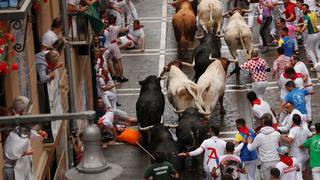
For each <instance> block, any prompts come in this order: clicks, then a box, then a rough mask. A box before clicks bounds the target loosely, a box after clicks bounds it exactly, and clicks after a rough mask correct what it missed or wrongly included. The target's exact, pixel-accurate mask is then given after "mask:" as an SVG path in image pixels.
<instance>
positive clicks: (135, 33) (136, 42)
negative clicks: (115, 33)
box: [119, 20, 145, 52]
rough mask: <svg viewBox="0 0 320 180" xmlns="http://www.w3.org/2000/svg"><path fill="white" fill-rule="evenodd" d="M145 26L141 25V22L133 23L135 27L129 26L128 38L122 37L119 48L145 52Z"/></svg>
mask: <svg viewBox="0 0 320 180" xmlns="http://www.w3.org/2000/svg"><path fill="white" fill-rule="evenodd" d="M142 28H143V26H142V25H141V24H140V21H139V20H135V21H134V22H133V26H129V27H128V29H129V33H128V34H127V35H126V36H121V37H120V38H119V40H120V45H119V48H123V49H127V48H134V47H135V48H140V49H141V52H144V36H145V34H144V31H143V29H142Z"/></svg>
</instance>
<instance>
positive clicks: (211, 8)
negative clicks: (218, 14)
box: [208, 4, 213, 31]
mask: <svg viewBox="0 0 320 180" xmlns="http://www.w3.org/2000/svg"><path fill="white" fill-rule="evenodd" d="M209 8H210V19H209V22H208V24H209V28H210V29H208V31H210V30H211V29H213V17H212V12H213V7H212V4H209Z"/></svg>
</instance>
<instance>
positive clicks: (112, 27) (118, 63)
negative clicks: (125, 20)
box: [104, 16, 128, 83]
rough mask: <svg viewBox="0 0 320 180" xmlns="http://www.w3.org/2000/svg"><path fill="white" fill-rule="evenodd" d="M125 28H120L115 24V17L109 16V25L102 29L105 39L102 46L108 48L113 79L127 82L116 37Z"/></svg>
mask: <svg viewBox="0 0 320 180" xmlns="http://www.w3.org/2000/svg"><path fill="white" fill-rule="evenodd" d="M126 30H127V29H126V28H121V26H117V25H116V17H114V16H109V27H107V28H106V29H105V31H104V36H105V37H106V39H107V40H106V42H105V44H104V46H105V47H106V48H108V49H109V50H110V56H111V60H112V62H113V67H114V70H115V73H116V76H117V77H116V79H114V80H117V81H119V82H120V83H122V82H127V81H128V79H127V78H125V77H124V76H123V65H122V60H121V54H120V49H119V46H118V44H117V38H118V34H119V33H120V32H125V31H126Z"/></svg>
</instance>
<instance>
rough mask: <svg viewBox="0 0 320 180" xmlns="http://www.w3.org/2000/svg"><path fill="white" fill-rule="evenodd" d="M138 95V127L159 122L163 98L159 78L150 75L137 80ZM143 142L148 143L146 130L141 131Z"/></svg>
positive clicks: (163, 102) (162, 108) (162, 109)
mask: <svg viewBox="0 0 320 180" xmlns="http://www.w3.org/2000/svg"><path fill="white" fill-rule="evenodd" d="M139 84H140V85H141V89H140V95H139V98H138V100H137V103H136V112H137V118H138V123H139V126H140V128H146V127H149V126H152V125H154V124H156V123H160V122H161V116H162V114H163V112H164V105H165V99H164V95H163V93H162V91H161V85H160V78H158V77H157V76H154V75H151V76H148V77H147V78H146V79H145V80H143V81H139ZM141 134H142V138H143V143H144V144H145V145H146V144H148V135H147V132H145V131H141Z"/></svg>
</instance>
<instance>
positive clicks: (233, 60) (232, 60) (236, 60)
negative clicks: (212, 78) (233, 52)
mask: <svg viewBox="0 0 320 180" xmlns="http://www.w3.org/2000/svg"><path fill="white" fill-rule="evenodd" d="M228 61H229V62H233V63H237V62H239V61H238V59H228Z"/></svg>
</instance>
